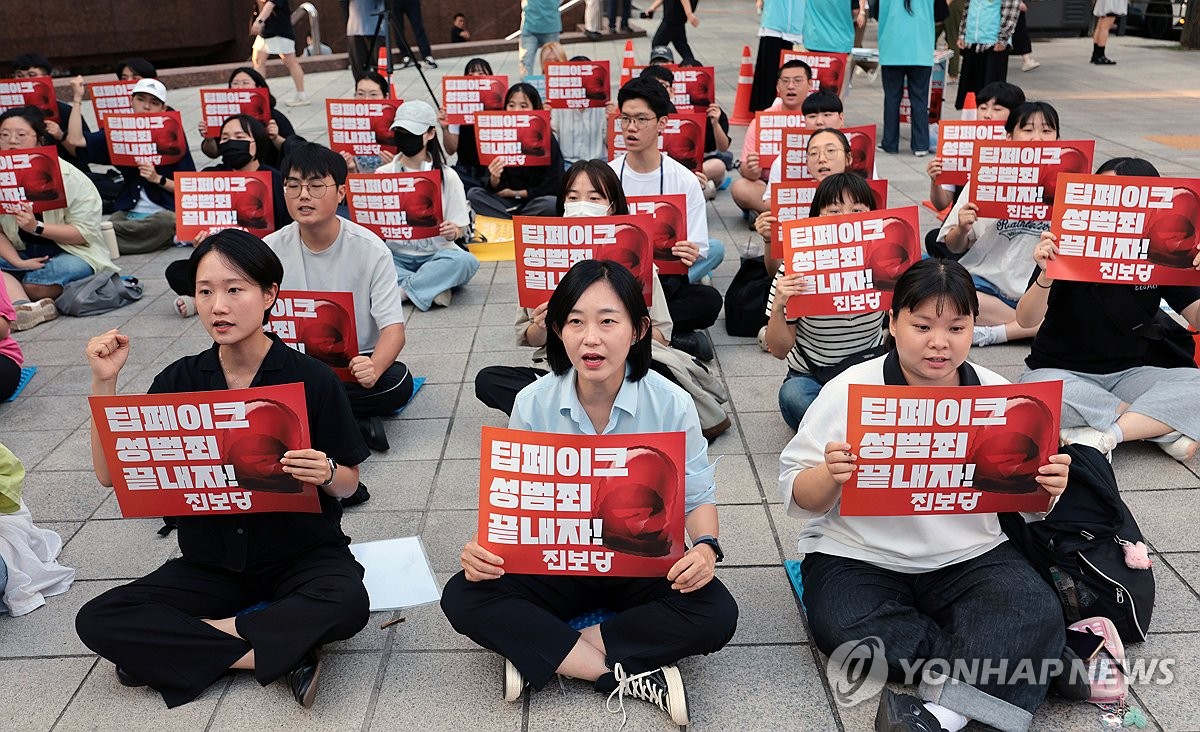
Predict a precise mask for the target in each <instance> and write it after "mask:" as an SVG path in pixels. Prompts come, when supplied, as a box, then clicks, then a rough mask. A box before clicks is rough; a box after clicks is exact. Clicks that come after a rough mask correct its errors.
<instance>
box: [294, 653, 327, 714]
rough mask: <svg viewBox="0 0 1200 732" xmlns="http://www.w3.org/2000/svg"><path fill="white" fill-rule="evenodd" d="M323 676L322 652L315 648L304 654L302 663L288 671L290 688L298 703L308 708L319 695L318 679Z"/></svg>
mask: <svg viewBox="0 0 1200 732" xmlns="http://www.w3.org/2000/svg"><path fill="white" fill-rule="evenodd" d="M320 677H321V652H320V650H318V649H316V648H313V649H312V650H310V651H309V652H308V653H306V654H304V658H302V659H300V663H298V664H296V666H295V668H293V669H292V670H291V671H288V672H287V677H286V678H287V682H288V688H290V689H291V690H292V696H293V697H294V698H295V699H296V703H297V704H299V705H300V706H302V707H304V708H305V709H308V708H309V707H311V706H312V705H313V700H314V699H315V698H316V696H317V680H318V679H319V678H320Z"/></svg>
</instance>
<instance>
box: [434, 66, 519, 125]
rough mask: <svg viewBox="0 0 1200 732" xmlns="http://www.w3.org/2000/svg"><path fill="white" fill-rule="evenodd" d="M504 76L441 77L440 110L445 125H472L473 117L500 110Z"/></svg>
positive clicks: (504, 90)
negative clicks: (477, 114)
mask: <svg viewBox="0 0 1200 732" xmlns="http://www.w3.org/2000/svg"><path fill="white" fill-rule="evenodd" d="M507 91H508V77H507V76H443V77H442V108H443V109H444V110H446V123H447V124H451V125H473V124H475V113H476V112H484V111H497V112H498V111H500V110H502V109H504V94H505V92H507Z"/></svg>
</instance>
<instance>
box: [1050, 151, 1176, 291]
mask: <svg viewBox="0 0 1200 732" xmlns="http://www.w3.org/2000/svg"><path fill="white" fill-rule="evenodd" d="M1054 200H1055V201H1057V202H1058V205H1056V206H1055V207H1054V218H1053V220H1052V222H1051V227H1050V228H1051V231H1053V232H1054V233H1055V235H1056V236H1057V237H1058V254H1057V256H1055V258H1054V259H1052V260H1050V262H1049V266H1048V267H1047V270H1046V273H1047V275H1048V276H1050V277H1052V278H1054V279H1063V280H1075V281H1078V282H1105V283H1113V282H1126V283H1132V284H1138V285H1146V284H1152V285H1200V272H1197V271H1196V268H1195V267H1194V266H1193V265H1192V262H1193V260H1195V258H1196V254H1197V253H1198V252H1200V224H1198V222H1200V179H1196V178H1149V177H1147V178H1139V177H1132V176H1131V177H1124V176H1122V177H1120V178H1114V177H1113V176H1106V175H1075V174H1064V175H1060V176H1059V177H1058V190H1057V191H1056V193H1055V195H1054Z"/></svg>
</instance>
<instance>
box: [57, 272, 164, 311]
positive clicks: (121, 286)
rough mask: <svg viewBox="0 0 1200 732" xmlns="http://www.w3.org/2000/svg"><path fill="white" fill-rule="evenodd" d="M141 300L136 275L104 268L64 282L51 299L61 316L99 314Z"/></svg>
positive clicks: (140, 288)
mask: <svg viewBox="0 0 1200 732" xmlns="http://www.w3.org/2000/svg"><path fill="white" fill-rule="evenodd" d="M141 299H142V286H141V285H139V284H138V281H137V278H136V277H121V275H119V274H117V273H116V272H108V271H105V272H97V273H96V274H94V275H92V276H90V277H84V278H83V279H82V280H75V281H74V282H68V283H67V284H66V285H64V286H63V291H62V294H61V295H59V296H58V297H57V298H55V300H54V306H55V307H56V308H58V312H60V313H62V314H63V315H76V316H84V315H99V314H101V313H107V312H110V311H112V310H116V309H117V308H121V307H124V306H126V305H128V304H129V303H131V302H133V301H135V300H141Z"/></svg>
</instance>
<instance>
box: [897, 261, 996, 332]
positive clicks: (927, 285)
mask: <svg viewBox="0 0 1200 732" xmlns="http://www.w3.org/2000/svg"><path fill="white" fill-rule="evenodd" d="M930 299H933V300H935V301H936V303H937V304H936V310H937V313H938V315H941V313H942V309H943V308H944V307H945V306H946V303H947V302H949V303H950V305H951V307H953V308H954V309H955V311H956V312H958V314H959V315H970V316H972V317H975V318H978V317H979V294H978V293H977V292H976V291H975V282H974V281H973V280H972V279H971V273H970V272H968V271H967V268H966V267H964V266H962V265H961V264H959V263H958V262H957V261H955V260H952V259H922V260H920V261H919V262H917V263H916V264H914V265H913V266H911V267H909V268H908V269H907V270H905V271H904V274H902V275H900V279H899V280H897V281H896V290H895V292H893V293H892V319H893V320H895V319H896V317H897V316H899V315H900V311H901V310H908V311H909V312H912V311H913V310H916V309H917V308H919V307H921V303H923V302H925V301H926V300H930Z"/></svg>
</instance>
